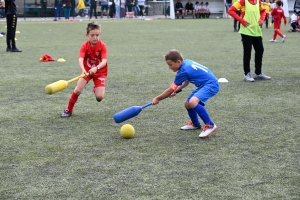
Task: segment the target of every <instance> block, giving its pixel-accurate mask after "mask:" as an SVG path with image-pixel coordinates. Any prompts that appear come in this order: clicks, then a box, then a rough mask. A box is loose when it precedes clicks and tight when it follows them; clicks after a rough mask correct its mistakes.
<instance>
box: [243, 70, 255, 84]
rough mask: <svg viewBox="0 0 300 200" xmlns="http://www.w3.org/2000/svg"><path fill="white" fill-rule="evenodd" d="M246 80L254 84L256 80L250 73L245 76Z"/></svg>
mask: <svg viewBox="0 0 300 200" xmlns="http://www.w3.org/2000/svg"><path fill="white" fill-rule="evenodd" d="M244 80H245V81H247V82H254V81H255V80H254V79H253V78H252V76H251V73H250V72H248V74H246V75H245V76H244Z"/></svg>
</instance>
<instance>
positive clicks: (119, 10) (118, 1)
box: [114, 0, 121, 19]
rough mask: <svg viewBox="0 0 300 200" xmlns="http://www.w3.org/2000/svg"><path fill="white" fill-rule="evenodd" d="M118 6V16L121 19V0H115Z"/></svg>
mask: <svg viewBox="0 0 300 200" xmlns="http://www.w3.org/2000/svg"><path fill="white" fill-rule="evenodd" d="M114 1H115V7H116V18H118V19H120V16H121V0H114Z"/></svg>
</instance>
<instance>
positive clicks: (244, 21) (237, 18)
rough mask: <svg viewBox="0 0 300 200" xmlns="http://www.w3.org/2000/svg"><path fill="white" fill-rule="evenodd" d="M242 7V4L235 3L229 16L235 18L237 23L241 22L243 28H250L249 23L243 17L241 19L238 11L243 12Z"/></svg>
mask: <svg viewBox="0 0 300 200" xmlns="http://www.w3.org/2000/svg"><path fill="white" fill-rule="evenodd" d="M241 8H242V5H241V4H240V2H239V1H238V2H236V3H234V4H233V5H232V6H231V7H230V8H229V9H228V11H227V13H228V15H230V16H231V17H233V18H234V19H236V20H237V21H239V22H240V23H241V24H242V25H243V26H248V25H249V23H248V22H247V21H246V20H244V19H243V18H242V17H240V16H239V15H238V14H237V13H236V11H237V10H241Z"/></svg>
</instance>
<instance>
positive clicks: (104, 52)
mask: <svg viewBox="0 0 300 200" xmlns="http://www.w3.org/2000/svg"><path fill="white" fill-rule="evenodd" d="M102 59H107V46H106V44H105V43H103V42H101V60H102Z"/></svg>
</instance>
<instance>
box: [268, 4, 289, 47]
mask: <svg viewBox="0 0 300 200" xmlns="http://www.w3.org/2000/svg"><path fill="white" fill-rule="evenodd" d="M281 5H282V1H277V2H276V8H274V9H273V10H272V12H271V15H272V16H273V17H274V35H273V38H272V39H271V40H270V42H276V36H277V35H279V36H280V37H282V42H284V41H285V39H286V36H285V35H283V34H282V32H281V31H280V25H281V18H283V20H284V25H286V17H285V15H284V10H283V9H282V8H281Z"/></svg>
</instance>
